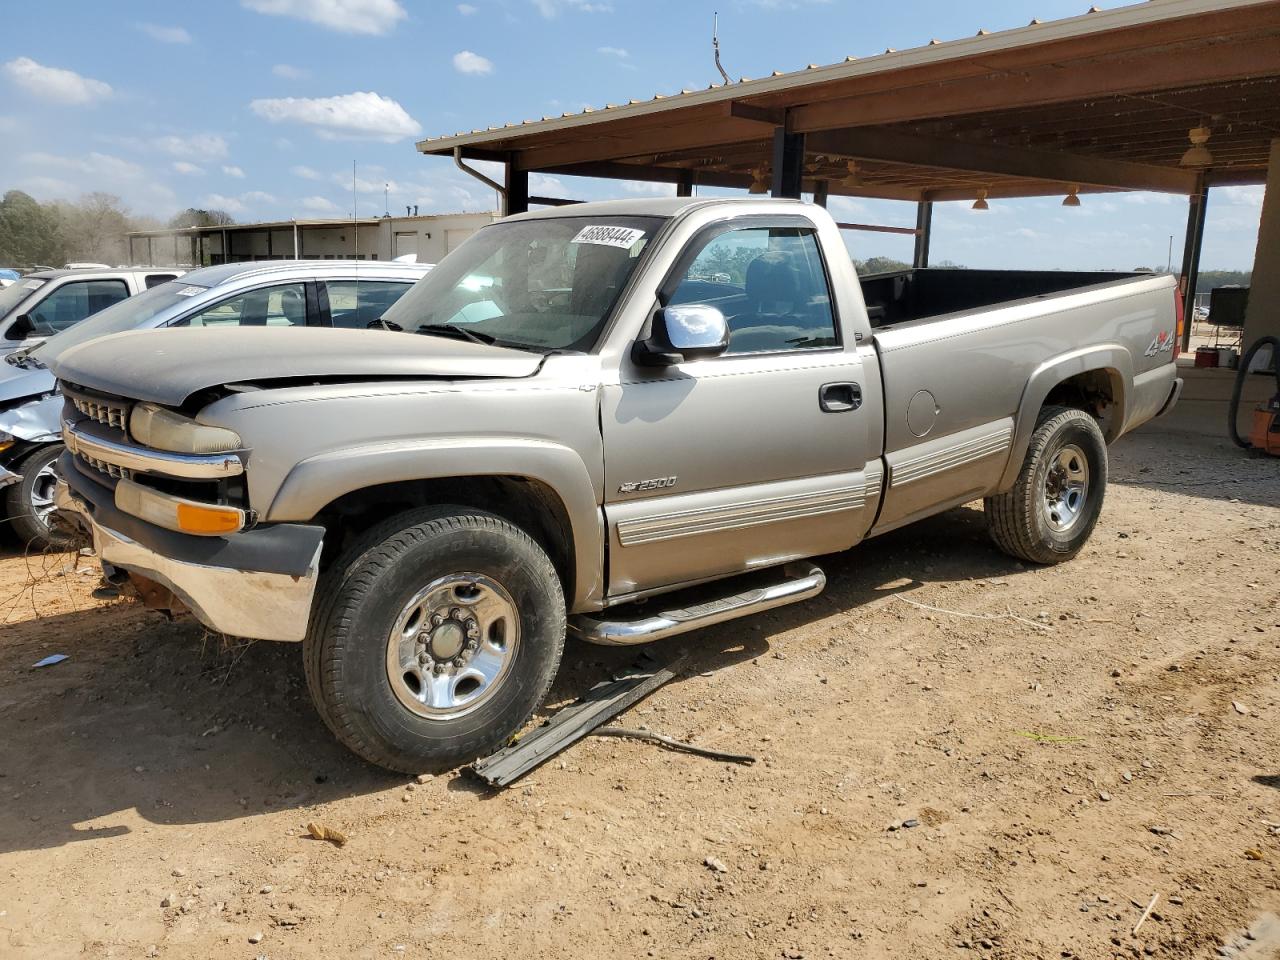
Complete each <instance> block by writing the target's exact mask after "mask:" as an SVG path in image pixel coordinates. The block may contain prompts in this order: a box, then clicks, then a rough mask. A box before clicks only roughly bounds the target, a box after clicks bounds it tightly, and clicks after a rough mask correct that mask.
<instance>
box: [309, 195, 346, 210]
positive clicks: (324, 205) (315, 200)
mask: <svg viewBox="0 0 1280 960" xmlns="http://www.w3.org/2000/svg"><path fill="white" fill-rule="evenodd" d="M302 209H303V210H310V211H312V212H313V213H333V212H334V211H336V210H337V209H338V205H337V204H336V203H334V202H333V201H332V200H326V199H325V198H324V197H321V196H314V197H303V198H302Z"/></svg>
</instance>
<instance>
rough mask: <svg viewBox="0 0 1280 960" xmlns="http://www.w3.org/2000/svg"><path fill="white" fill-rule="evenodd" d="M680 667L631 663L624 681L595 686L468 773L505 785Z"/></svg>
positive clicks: (681, 661)
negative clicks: (630, 670) (576, 700)
mask: <svg viewBox="0 0 1280 960" xmlns="http://www.w3.org/2000/svg"><path fill="white" fill-rule="evenodd" d="M683 666H684V657H680V658H679V659H677V660H676V661H675V662H674V663H671V664H669V665H668V666H665V667H659V668H657V669H648V668H646V667H644V666H642V665H640V664H637V665H636V666H635V667H634V668H632V672H631V673H628V674H627V675H625V676H622V677H619V678H617V679H616V680H606V681H604V682H602V683H598V684H596V685H595V686H594V687H592V688H591V689H590V690H589V691H588V692H587V694H586V695H585V696H584V697H582V699H580V700H579V701H578V702H577V703H574V704H571V705H570V706H567V707H565V708H564V709H562V710H560V711H558V712H557V713H556V715H555V716H553V717H552V718H551V719H550V720H548V721H547V722H546V723H544V724H543V725H542V726H540V727H538V728H537V729H536V730H534V731H533V732H532V733H529V734H528V735H526V736H524V737H522V738H521V739H520V740H518V741H517V742H516V743H513V744H511V745H510V746H507V747H503V748H502V749H501V750H499V751H498V752H497V753H494V754H491V755H490V756H487V757H485V758H484V759H482V760H477V761H476V762H475V763H474V764H473V765H472V766H471V771H472V772H473V773H474V774H475V775H476V776H478V777H479V778H480V779H481V780H483V781H484V782H485V783H487V784H489V785H490V786H491V787H505V786H508V785H510V784H512V783H514V782H515V781H517V780H519V779H520V778H521V777H523V776H524V775H525V774H526V773H528V772H529V771H530V770H533V769H534V768H535V767H537V766H539V765H541V764H543V763H545V762H546V761H547V760H549V759H551V758H552V757H554V756H555V755H556V754H557V753H560V752H561V751H562V750H565V749H567V748H568V747H571V746H572V745H573V744H575V743H577V742H578V741H579V740H581V739H582V738H583V737H585V736H587V734H589V733H591V732H592V731H593V730H595V729H597V728H598V727H600V726H602V725H603V724H605V723H607V722H609V720H611V719H613V718H614V717H616V716H617V715H618V714H620V713H622V712H623V711H625V710H629V709H630V708H631V707H633V706H635V704H637V703H639V702H640V701H641V700H643V699H644V698H645V697H647V696H648V695H649V694H651V693H653V691H655V690H657V689H658V688H659V687H660V686H662V685H663V684H664V683H667V682H668V681H671V680H674V679H675V677H676V676H677V675H678V674H679V673H680V670H681V668H682V667H683Z"/></svg>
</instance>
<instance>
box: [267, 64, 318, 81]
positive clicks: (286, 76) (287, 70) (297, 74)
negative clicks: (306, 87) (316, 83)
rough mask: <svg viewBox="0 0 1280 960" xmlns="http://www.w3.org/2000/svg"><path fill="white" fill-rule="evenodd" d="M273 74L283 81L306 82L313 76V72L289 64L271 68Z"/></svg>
mask: <svg viewBox="0 0 1280 960" xmlns="http://www.w3.org/2000/svg"><path fill="white" fill-rule="evenodd" d="M271 72H272V73H274V74H275V75H276V76H277V77H280V78H281V79H282V80H306V79H307V78H308V77H310V76H311V71H310V70H306V69H304V68H302V67H295V66H293V65H292V64H288V63H277V64H276V65H275V66H274V67H272V68H271Z"/></svg>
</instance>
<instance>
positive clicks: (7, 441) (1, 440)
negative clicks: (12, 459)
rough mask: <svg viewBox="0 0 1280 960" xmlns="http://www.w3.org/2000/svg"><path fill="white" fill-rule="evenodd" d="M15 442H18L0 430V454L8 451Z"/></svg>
mask: <svg viewBox="0 0 1280 960" xmlns="http://www.w3.org/2000/svg"><path fill="white" fill-rule="evenodd" d="M17 442H18V441H17V440H15V439H14V438H13V435H12V434H8V433H5V432H4V431H3V430H0V453H4V451H6V450H8V449H9V448H10V447H12V446H13V445H14V444H15V443H17Z"/></svg>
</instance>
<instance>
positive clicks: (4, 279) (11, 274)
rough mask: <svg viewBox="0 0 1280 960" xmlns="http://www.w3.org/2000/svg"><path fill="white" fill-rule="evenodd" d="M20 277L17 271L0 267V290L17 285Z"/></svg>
mask: <svg viewBox="0 0 1280 960" xmlns="http://www.w3.org/2000/svg"><path fill="white" fill-rule="evenodd" d="M21 277H22V274H20V273H19V272H18V271H17V270H10V269H9V268H8V267H0V290H3V289H4V288H5V287H9V286H12V285H13V284H15V283H17V282H18V280H19V279H20V278H21Z"/></svg>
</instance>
